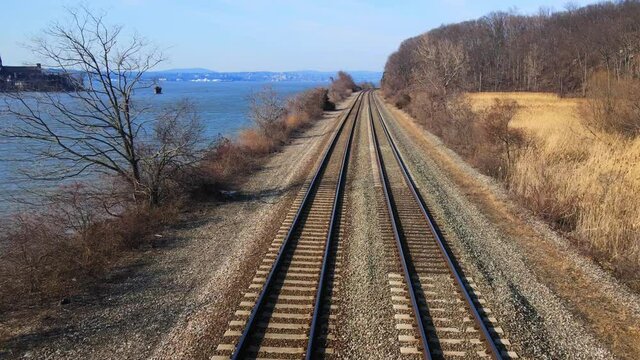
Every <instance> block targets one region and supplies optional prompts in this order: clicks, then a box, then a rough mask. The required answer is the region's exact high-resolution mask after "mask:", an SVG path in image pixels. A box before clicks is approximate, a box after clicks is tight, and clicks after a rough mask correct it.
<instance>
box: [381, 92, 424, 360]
mask: <svg viewBox="0 0 640 360" xmlns="http://www.w3.org/2000/svg"><path fill="white" fill-rule="evenodd" d="M371 101H372V96H371V95H370V96H369V123H370V126H371V131H372V132H373V144H374V149H375V153H376V160H377V163H378V172H379V173H380V180H381V183H382V190H383V192H384V198H385V202H386V204H387V210H388V211H389V216H390V217H391V227H392V228H393V236H394V238H395V239H396V245H397V248H398V253H399V255H400V263H401V264H402V270H403V272H404V279H405V281H406V282H407V288H408V290H409V297H410V298H411V306H412V307H413V313H414V316H415V320H416V323H417V325H418V330H419V333H420V339H421V341H422V354H423V356H424V358H425V359H429V360H430V359H431V351H430V348H429V339H428V338H427V332H426V330H425V327H424V321H423V319H422V312H421V311H420V307H419V306H418V300H417V297H416V293H415V289H414V286H413V280H412V279H411V273H410V271H409V266H408V264H407V257H406V255H405V252H404V247H403V245H402V240H401V238H400V232H399V231H398V225H397V223H398V219H397V218H396V214H395V212H394V206H393V203H392V201H391V196H390V194H389V179H388V177H387V171H386V169H385V168H384V160H383V159H382V153H381V150H380V143H379V142H378V135H377V132H376V129H375V125H374V123H373V112H372V110H373V105H372V102H371Z"/></svg>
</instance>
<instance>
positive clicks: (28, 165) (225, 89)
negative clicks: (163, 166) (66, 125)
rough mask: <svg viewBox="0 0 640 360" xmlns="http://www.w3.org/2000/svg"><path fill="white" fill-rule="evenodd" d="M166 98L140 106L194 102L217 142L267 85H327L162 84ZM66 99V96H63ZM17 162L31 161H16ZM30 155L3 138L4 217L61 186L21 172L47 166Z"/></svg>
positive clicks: (294, 85) (139, 97) (292, 90)
mask: <svg viewBox="0 0 640 360" xmlns="http://www.w3.org/2000/svg"><path fill="white" fill-rule="evenodd" d="M161 84H162V87H163V93H162V95H155V94H154V93H153V90H152V89H148V90H147V91H144V92H142V91H140V92H139V93H138V94H136V99H135V100H136V101H137V102H139V103H140V104H150V105H151V111H154V110H156V109H162V108H164V107H166V106H169V105H170V104H173V103H176V102H178V101H180V100H183V99H189V101H191V102H192V103H193V104H194V106H195V108H196V110H197V112H198V114H199V116H200V117H201V118H202V120H203V122H204V125H205V139H206V141H207V142H211V141H214V140H215V139H216V137H218V136H219V135H223V136H228V137H234V136H235V135H236V134H237V133H238V132H239V130H240V129H242V128H245V127H248V126H250V125H251V120H250V119H249V118H248V116H247V111H248V106H247V105H248V97H249V95H251V93H252V92H255V91H259V90H260V89H261V88H263V87H264V86H271V87H273V89H274V90H276V92H278V94H279V95H280V96H282V97H283V98H287V97H290V96H292V95H295V94H296V93H299V92H301V91H304V90H307V89H310V88H314V87H318V86H324V87H328V86H329V83H327V82H309V81H307V82H296V81H286V82H258V81H233V82H190V81H172V82H162V83H161ZM62 96H64V95H62ZM4 99H5V98H4V97H3V95H2V94H0V107H1V106H4V104H5V103H4ZM13 121H15V120H14V119H11V118H10V117H8V116H4V117H3V116H2V112H1V111H0V128H2V127H7V126H11V124H12V122H13ZM15 159H28V161H20V162H16V161H14V160H15ZM44 165H45V164H41V163H39V162H38V161H37V160H34V159H33V157H31V156H29V154H28V151H27V145H26V144H25V143H23V142H15V141H7V140H6V139H2V138H0V216H2V215H7V214H9V213H10V212H11V211H13V210H17V209H19V208H20V207H19V206H18V205H17V204H16V203H15V202H14V201H12V199H14V198H24V197H27V198H32V196H33V195H31V194H30V192H32V191H36V192H40V191H43V190H45V189H48V188H52V187H55V186H58V184H59V182H51V181H35V180H32V179H27V178H26V177H25V176H24V175H22V174H21V173H20V170H21V169H34V168H37V167H41V166H44Z"/></svg>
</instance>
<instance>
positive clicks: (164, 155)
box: [139, 100, 204, 204]
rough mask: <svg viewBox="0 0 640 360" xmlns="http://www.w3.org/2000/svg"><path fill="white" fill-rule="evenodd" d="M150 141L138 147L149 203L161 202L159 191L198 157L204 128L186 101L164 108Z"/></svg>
mask: <svg viewBox="0 0 640 360" xmlns="http://www.w3.org/2000/svg"><path fill="white" fill-rule="evenodd" d="M153 130H154V133H153V137H152V138H151V141H149V142H145V143H142V145H140V146H139V154H140V158H141V172H142V180H143V181H142V184H144V186H145V189H144V190H145V192H146V193H147V194H148V195H149V200H150V201H151V203H152V204H158V203H159V202H160V200H161V196H162V195H163V194H162V190H163V189H167V188H170V187H171V186H173V185H176V180H180V178H181V176H184V174H186V173H188V171H186V170H187V169H188V168H190V167H191V166H192V165H194V164H195V163H196V162H197V161H198V160H200V158H201V156H200V155H201V151H202V150H203V147H202V146H201V145H202V140H203V139H202V134H203V132H204V126H203V124H202V121H201V120H200V117H199V116H198V114H197V112H196V111H195V107H194V106H193V104H192V103H191V102H189V101H188V100H185V101H182V102H180V103H178V104H176V105H174V106H171V107H169V108H167V109H166V110H165V111H163V112H162V113H161V115H160V116H159V117H158V119H157V120H156V122H155V124H154V129H153Z"/></svg>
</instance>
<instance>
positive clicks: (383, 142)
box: [366, 93, 516, 359]
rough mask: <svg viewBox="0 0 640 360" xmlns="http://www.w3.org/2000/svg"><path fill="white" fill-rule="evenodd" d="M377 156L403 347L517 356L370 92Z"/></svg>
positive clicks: (435, 354)
mask: <svg viewBox="0 0 640 360" xmlns="http://www.w3.org/2000/svg"><path fill="white" fill-rule="evenodd" d="M366 96H369V99H368V100H369V101H368V103H369V106H370V107H369V113H370V118H369V121H370V127H371V129H372V132H373V143H374V148H375V158H376V161H377V163H378V170H379V180H380V186H379V187H380V189H381V191H380V196H379V197H380V198H381V201H380V203H381V205H380V208H381V210H382V212H381V214H382V215H380V216H381V220H382V224H383V225H382V226H383V239H386V244H385V246H386V247H387V249H389V251H388V253H389V254H393V255H392V256H391V257H392V258H394V259H395V263H396V266H394V268H396V269H397V271H396V272H392V273H390V274H389V285H390V289H391V294H392V303H393V304H394V309H395V311H396V315H395V318H396V329H397V331H398V333H399V335H398V340H399V342H400V343H401V353H403V354H407V355H408V356H413V357H423V358H425V359H432V358H450V357H455V358H478V357H493V358H495V359H502V358H509V357H516V355H515V353H512V352H508V351H507V350H506V348H505V345H507V344H508V342H507V341H504V340H500V339H499V333H500V332H501V331H502V330H501V329H500V328H499V327H496V326H494V325H495V322H496V320H495V318H493V317H491V315H490V314H489V310H488V309H483V308H482V306H481V303H483V302H484V300H483V299H481V298H479V293H478V292H474V289H473V285H474V284H473V283H472V280H470V279H465V278H464V276H463V275H461V271H460V268H459V266H458V265H457V264H456V262H455V259H454V258H453V257H452V256H451V253H450V251H449V249H448V248H447V246H446V243H445V242H444V240H443V237H442V235H441V233H440V231H439V230H438V228H437V225H436V224H435V222H434V221H433V219H432V217H431V215H430V214H429V212H428V210H427V209H426V207H425V205H424V202H423V201H422V198H421V197H420V195H419V192H418V191H417V189H416V186H415V184H414V182H413V179H412V178H411V175H410V174H409V171H408V169H407V167H406V166H405V164H404V162H403V160H402V158H401V156H400V153H399V152H398V149H397V147H396V145H395V143H394V141H393V138H392V137H391V134H390V133H389V131H388V128H387V125H386V123H385V119H384V116H383V114H382V112H381V111H380V109H379V106H380V105H379V104H378V102H377V99H376V96H375V95H373V93H369V94H367V95H366Z"/></svg>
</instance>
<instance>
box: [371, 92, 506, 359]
mask: <svg viewBox="0 0 640 360" xmlns="http://www.w3.org/2000/svg"><path fill="white" fill-rule="evenodd" d="M373 98H374V103H375V107H376V111H377V112H378V114H379V116H380V123H381V124H382V128H383V130H384V132H385V135H386V137H387V139H388V141H389V144H390V145H391V146H390V147H391V149H392V150H393V155H394V157H395V158H396V160H397V161H398V164H399V165H400V169H401V170H402V175H403V177H404V179H405V182H406V183H407V185H408V187H409V189H410V190H411V193H412V195H413V197H414V199H415V200H416V202H417V203H418V206H419V207H420V210H421V212H422V214H423V215H424V217H425V219H426V220H427V223H428V224H429V228H430V229H431V233H432V234H433V236H434V238H435V239H436V243H437V244H438V248H439V250H440V252H441V254H442V256H443V257H444V259H445V260H446V263H447V266H448V268H449V271H450V272H451V273H452V274H453V276H454V278H455V281H456V284H457V285H458V288H459V289H460V291H461V292H462V294H463V296H464V298H465V300H466V302H467V305H468V307H469V309H470V311H471V313H472V315H473V318H474V320H475V323H476V325H478V327H479V328H480V331H481V332H482V335H483V337H484V338H485V341H486V343H487V345H488V346H489V349H490V350H491V355H492V356H493V358H494V359H502V358H503V357H502V353H501V352H500V350H499V349H498V346H497V345H496V343H495V341H494V340H493V336H491V333H490V331H489V329H488V328H487V326H486V324H485V323H484V321H483V320H482V317H481V315H480V312H479V311H478V308H477V307H476V305H475V304H474V302H473V299H472V298H471V295H470V294H469V292H468V291H467V288H466V286H465V285H464V282H463V280H462V276H461V275H460V273H459V271H458V269H457V268H456V266H455V264H454V262H453V257H452V255H451V254H450V253H449V251H448V250H447V248H446V247H445V245H444V241H443V240H442V237H441V236H440V233H439V231H438V230H437V228H436V225H435V221H434V219H433V218H432V216H431V214H430V213H429V212H428V211H427V208H426V205H425V204H424V202H423V201H422V198H421V197H420V195H419V194H418V192H417V190H416V185H415V183H414V181H413V178H412V177H411V175H410V174H409V170H408V168H407V166H406V165H405V163H404V161H403V160H402V157H401V156H400V153H399V151H398V149H397V147H396V145H395V142H394V140H393V138H392V136H391V134H390V133H389V130H388V129H387V125H386V120H385V119H384V116H383V115H382V112H381V111H380V109H379V105H378V101H377V100H376V97H375V96H373Z"/></svg>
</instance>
